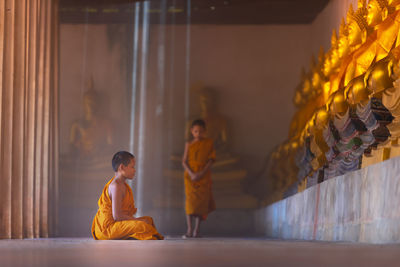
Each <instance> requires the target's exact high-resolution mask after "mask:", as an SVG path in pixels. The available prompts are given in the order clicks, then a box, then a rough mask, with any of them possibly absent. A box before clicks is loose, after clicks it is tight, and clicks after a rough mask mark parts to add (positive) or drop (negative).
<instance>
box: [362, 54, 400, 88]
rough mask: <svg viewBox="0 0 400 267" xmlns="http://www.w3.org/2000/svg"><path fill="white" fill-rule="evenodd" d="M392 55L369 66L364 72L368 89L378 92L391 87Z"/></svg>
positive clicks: (393, 61)
mask: <svg viewBox="0 0 400 267" xmlns="http://www.w3.org/2000/svg"><path fill="white" fill-rule="evenodd" d="M394 64H395V60H394V57H393V56H391V55H389V56H387V57H385V58H383V59H381V60H379V61H377V62H375V63H374V64H372V65H371V67H369V69H368V70H367V72H366V73H365V80H366V83H367V85H368V87H369V89H370V90H372V91H373V92H374V93H379V92H381V91H383V90H385V89H388V88H392V87H393V78H392V74H393V66H394Z"/></svg>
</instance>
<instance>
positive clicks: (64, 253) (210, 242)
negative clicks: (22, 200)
mask: <svg viewBox="0 0 400 267" xmlns="http://www.w3.org/2000/svg"><path fill="white" fill-rule="evenodd" d="M0 266H2V267H6V266H35V267H36V266H37V267H39V266H40V267H45V266H73V267H77V266H96V267H99V266H116V267H117V266H174V267H175V266H324V267H326V266H363V267H365V266H400V245H399V244H394V245H368V244H356V243H328V242H305V241H282V240H268V239H258V238H201V239H189V240H182V239H178V238H167V239H166V240H163V241H133V240H132V241H117V240H116V241H95V240H92V239H82V238H79V239H78V238H76V239H74V238H72V239H71V238H68V239H67V238H55V239H32V240H0Z"/></svg>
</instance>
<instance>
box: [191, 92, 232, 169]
mask: <svg viewBox="0 0 400 267" xmlns="http://www.w3.org/2000/svg"><path fill="white" fill-rule="evenodd" d="M217 100H218V95H217V93H216V91H215V90H213V89H211V88H209V87H203V88H200V89H199V96H198V101H199V106H200V114H198V115H197V116H194V117H193V119H196V118H201V119H203V120H204V121H205V122H206V125H207V132H206V134H207V137H208V138H212V139H213V141H214V147H215V150H216V155H217V160H216V163H215V164H214V166H220V165H221V164H222V165H226V164H232V163H236V162H237V161H238V159H237V158H232V156H231V154H230V151H229V147H228V138H229V134H228V125H227V121H226V119H225V117H224V116H223V115H222V114H221V113H220V112H219V110H218V101H217ZM190 125H191V121H188V122H187V124H186V132H185V133H186V138H187V139H189V137H190V131H189V130H190Z"/></svg>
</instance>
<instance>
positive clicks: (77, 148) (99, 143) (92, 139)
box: [69, 79, 113, 156]
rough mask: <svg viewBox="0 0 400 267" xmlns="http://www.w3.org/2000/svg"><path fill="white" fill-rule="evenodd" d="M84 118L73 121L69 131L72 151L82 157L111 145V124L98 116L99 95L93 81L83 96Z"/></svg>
mask: <svg viewBox="0 0 400 267" xmlns="http://www.w3.org/2000/svg"><path fill="white" fill-rule="evenodd" d="M83 107H84V109H83V110H84V116H83V118H82V119H80V120H77V121H75V122H74V123H73V124H72V126H71V130H70V136H69V141H70V144H71V147H72V151H73V152H75V153H79V154H80V155H83V156H89V155H93V154H94V153H98V152H104V149H106V150H107V148H108V147H109V146H110V145H112V143H113V137H112V126H111V122H110V121H109V120H108V119H106V118H105V117H104V116H101V115H100V114H99V95H98V93H97V92H96V91H95V90H94V88H93V79H91V80H90V81H89V84H88V90H87V91H86V92H85V93H84V95H83Z"/></svg>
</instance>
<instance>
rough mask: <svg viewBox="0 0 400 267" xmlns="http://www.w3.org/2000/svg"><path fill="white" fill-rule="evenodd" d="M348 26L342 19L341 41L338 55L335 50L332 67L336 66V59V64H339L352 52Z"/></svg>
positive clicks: (338, 46)
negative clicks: (340, 60)
mask: <svg viewBox="0 0 400 267" xmlns="http://www.w3.org/2000/svg"><path fill="white" fill-rule="evenodd" d="M350 7H351V5H350ZM348 34H349V30H348V26H347V25H346V23H345V22H344V19H343V18H342V21H341V22H340V28H339V40H338V44H337V53H336V55H335V50H333V52H332V66H335V62H333V61H334V59H335V58H337V59H336V62H337V63H338V62H339V59H341V58H343V57H344V56H345V55H347V54H348V53H349V51H350V45H349V39H348Z"/></svg>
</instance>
